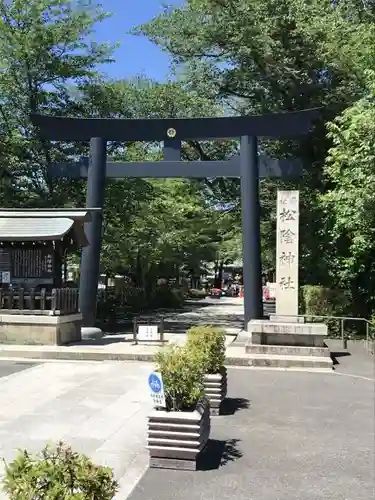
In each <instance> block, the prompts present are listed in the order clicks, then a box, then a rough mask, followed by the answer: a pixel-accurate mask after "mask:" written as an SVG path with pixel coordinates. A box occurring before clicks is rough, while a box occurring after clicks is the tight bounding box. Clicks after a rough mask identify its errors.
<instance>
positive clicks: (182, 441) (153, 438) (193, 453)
mask: <svg viewBox="0 0 375 500" xmlns="http://www.w3.org/2000/svg"><path fill="white" fill-rule="evenodd" d="M156 371H158V372H160V373H161V375H162V378H163V383H164V392H165V395H166V406H167V407H166V408H165V409H163V410H160V409H159V410H158V409H155V410H154V411H153V412H152V413H151V414H150V416H149V419H148V438H147V448H148V450H149V453H150V467H159V468H176V469H182V470H194V469H196V464H197V459H198V457H199V455H200V454H201V452H202V451H203V450H204V448H205V446H206V444H207V441H208V438H209V435H210V414H209V403H208V401H207V399H206V397H205V395H204V391H203V384H202V370H201V366H200V360H199V359H198V358H197V357H196V356H195V355H194V353H193V352H191V351H189V350H188V349H187V348H186V347H178V346H172V347H170V348H163V349H162V350H161V351H159V353H157V355H156Z"/></svg>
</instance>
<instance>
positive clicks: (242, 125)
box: [31, 109, 318, 329]
mask: <svg viewBox="0 0 375 500" xmlns="http://www.w3.org/2000/svg"><path fill="white" fill-rule="evenodd" d="M317 116H318V110H317V109H313V110H305V111H297V112H291V113H279V114H268V115H260V116H240V117H220V118H187V119H179V118H168V119H116V118H66V117H57V116H46V115H32V116H31V120H32V123H33V124H34V125H35V126H37V127H38V128H39V130H40V133H41V135H42V137H44V138H46V139H50V140H55V141H69V142H73V141H80V142H82V141H90V161H88V160H87V159H84V160H83V161H81V162H78V163H76V164H71V165H67V164H65V165H51V166H50V173H51V175H52V176H56V177H68V178H86V177H87V180H88V182H87V203H86V205H87V208H102V207H103V202H104V186H105V179H106V177H108V178H123V177H159V178H160V177H164V178H166V177H192V178H197V177H240V179H241V213H242V241H243V278H244V319H245V324H244V328H245V329H247V325H248V322H249V321H250V320H251V319H257V318H261V317H262V316H263V302H262V266H261V246H260V244H261V242H260V203H259V179H260V178H261V177H281V178H290V177H292V176H295V175H296V174H297V176H298V175H299V173H300V171H299V169H298V168H297V171H296V169H295V164H293V162H288V161H286V160H271V159H269V158H267V157H264V156H259V155H258V141H257V137H272V138H285V137H294V136H298V135H304V134H307V133H308V132H309V130H310V128H311V125H312V121H313V120H314V119H315V118H316V117H317ZM220 138H227V139H229V138H231V139H238V138H240V139H241V142H240V153H239V155H236V156H234V157H232V158H231V159H229V160H224V161H192V162H183V161H181V142H182V141H187V140H210V139H211V140H214V139H220ZM107 141H122V142H133V141H144V142H146V141H160V142H163V144H164V148H163V151H164V160H162V161H160V162H125V163H116V162H111V161H109V162H107ZM86 236H87V238H88V241H89V243H90V244H89V245H88V246H87V247H85V249H83V251H82V259H81V278H80V308H81V311H82V313H83V325H84V326H89V327H91V326H94V324H95V316H96V295H97V286H98V279H99V269H100V248H101V238H102V213H101V212H100V211H95V212H93V213H92V221H91V222H90V223H87V226H86Z"/></svg>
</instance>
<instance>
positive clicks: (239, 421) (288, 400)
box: [129, 356, 375, 500]
mask: <svg viewBox="0 0 375 500" xmlns="http://www.w3.org/2000/svg"><path fill="white" fill-rule="evenodd" d="M349 358H350V356H347V357H342V358H340V362H342V366H341V369H340V370H341V371H340V375H342V376H340V375H339V374H335V372H332V373H331V374H317V373H292V372H276V371H250V370H246V369H230V370H229V373H228V383H229V388H228V389H229V394H228V395H229V397H230V398H232V407H234V408H235V407H236V406H237V407H238V408H239V409H238V410H237V411H235V413H234V414H232V415H226V416H220V417H215V418H214V419H213V420H212V432H211V438H212V440H213V441H212V443H211V448H210V449H211V456H210V459H207V460H206V461H205V462H204V463H203V467H202V470H200V471H197V472H183V471H173V470H158V469H149V470H147V472H146V473H145V475H144V476H143V478H142V479H141V481H140V482H139V484H138V485H137V486H136V488H135V489H134V491H133V493H132V494H131V495H130V497H129V500H155V499H157V500H171V499H173V500H226V499H228V500H369V499H370V498H374V484H375V460H374V457H375V449H374V448H375V439H374V438H375V436H374V431H375V421H374V417H375V415H374V403H375V401H374V395H375V393H374V379H372V380H371V379H370V378H367V379H366V378H362V375H359V378H358V377H357V376H356V375H355V373H354V374H353V373H352V374H347V373H346V369H345V360H348V359H349ZM371 360H372V361H371V362H372V363H373V362H374V358H371ZM360 364H361V360H357V362H356V361H355V360H354V356H353V359H352V360H351V365H350V369H351V370H354V371H355V369H356V367H359V366H360ZM345 375H349V376H345Z"/></svg>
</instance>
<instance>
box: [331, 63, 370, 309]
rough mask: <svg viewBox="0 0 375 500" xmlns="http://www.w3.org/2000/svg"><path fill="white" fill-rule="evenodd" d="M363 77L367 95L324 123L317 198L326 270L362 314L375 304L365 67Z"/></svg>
mask: <svg viewBox="0 0 375 500" xmlns="http://www.w3.org/2000/svg"><path fill="white" fill-rule="evenodd" d="M367 78H368V93H367V95H366V96H365V97H363V98H362V99H360V100H358V101H357V102H356V103H355V104H354V105H353V106H351V107H349V108H347V109H346V110H345V111H344V112H343V113H342V114H341V115H339V116H338V117H337V118H336V119H335V120H334V121H332V122H331V123H329V125H328V129H329V136H330V138H331V139H332V142H333V146H332V148H331V149H330V150H329V156H328V158H327V167H326V174H327V177H328V178H329V180H330V183H331V188H330V189H329V191H328V192H327V193H326V194H325V195H324V196H323V197H322V199H323V202H324V204H325V207H326V211H327V214H328V221H329V225H328V228H329V234H330V238H331V247H332V250H331V254H332V255H333V256H334V258H333V259H332V268H331V273H332V275H333V278H334V279H335V280H336V281H337V282H338V285H340V286H341V287H343V288H347V289H349V290H350V291H351V292H352V297H353V300H354V301H355V305H356V309H357V311H358V312H359V313H361V314H362V315H365V316H368V315H370V314H371V313H372V311H373V310H374V308H375V198H374V192H375V72H374V71H368V72H367Z"/></svg>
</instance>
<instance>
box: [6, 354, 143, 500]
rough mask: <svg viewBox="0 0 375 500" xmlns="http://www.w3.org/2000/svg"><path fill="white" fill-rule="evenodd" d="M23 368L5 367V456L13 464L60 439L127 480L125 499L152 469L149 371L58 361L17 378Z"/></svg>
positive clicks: (122, 494)
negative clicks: (22, 453) (21, 451)
mask: <svg viewBox="0 0 375 500" xmlns="http://www.w3.org/2000/svg"><path fill="white" fill-rule="evenodd" d="M19 369H20V365H19V364H13V365H12V364H11V363H10V362H4V361H1V363H0V371H1V372H2V374H3V377H2V378H0V457H4V458H5V459H6V460H11V459H12V458H13V457H14V455H15V453H16V449H17V448H20V447H21V448H27V449H29V450H30V451H33V452H36V451H40V450H41V449H42V448H43V447H44V445H45V443H46V442H48V441H52V442H57V441H59V440H61V439H62V440H63V441H65V442H67V443H69V444H71V445H72V447H73V448H74V449H75V450H76V451H79V452H83V453H85V454H88V455H90V456H92V458H93V459H94V460H95V461H96V462H97V463H102V464H105V465H108V466H110V467H113V468H114V470H115V474H116V476H117V478H119V479H120V478H122V479H121V481H120V484H121V491H120V494H119V496H118V497H117V498H119V499H121V500H124V498H126V496H127V494H128V493H129V491H130V489H131V488H132V487H133V486H134V483H135V481H136V480H137V479H139V477H140V475H141V474H142V473H143V471H144V469H145V467H146V465H147V460H148V459H147V454H146V451H145V449H144V443H145V430H146V416H147V414H148V412H149V410H150V401H149V396H148V394H147V390H146V387H147V384H146V380H147V374H148V373H149V372H150V370H151V367H150V366H149V365H148V364H145V363H142V364H141V363H139V364H135V363H126V364H125V363H88V362H85V363H81V362H72V363H67V362H53V363H45V364H39V365H35V366H34V367H32V368H29V369H25V370H24V371H20V372H19V373H14V371H16V370H19ZM6 372H8V373H13V374H9V375H8V376H6ZM1 495H2V494H1V493H0V498H1V500H3V498H5V496H1Z"/></svg>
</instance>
